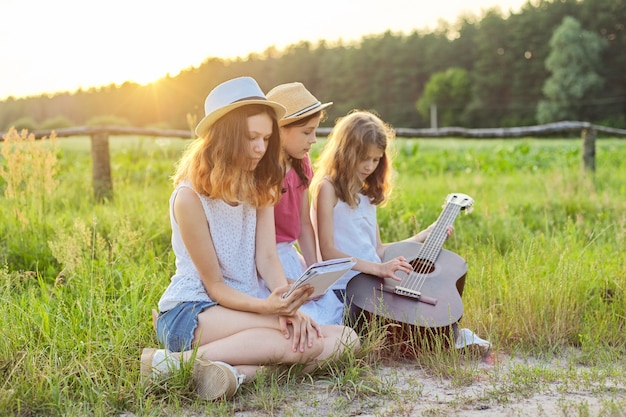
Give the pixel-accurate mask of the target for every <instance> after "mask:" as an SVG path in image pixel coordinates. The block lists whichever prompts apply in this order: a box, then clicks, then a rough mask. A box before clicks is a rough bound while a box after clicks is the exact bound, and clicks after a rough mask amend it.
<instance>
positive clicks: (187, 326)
mask: <svg viewBox="0 0 626 417" xmlns="http://www.w3.org/2000/svg"><path fill="white" fill-rule="evenodd" d="M214 305H217V303H216V302H215V301H187V302H183V303H180V304H178V305H177V306H176V307H174V308H173V309H171V310H168V311H165V312H163V313H159V317H158V318H157V324H156V333H157V339H158V340H159V342H160V343H161V344H162V345H163V346H164V347H165V349H168V350H169V351H171V352H184V351H186V350H191V342H192V340H193V337H194V332H195V331H196V327H198V314H200V313H202V312H203V311H204V310H206V309H207V308H209V307H213V306H214Z"/></svg>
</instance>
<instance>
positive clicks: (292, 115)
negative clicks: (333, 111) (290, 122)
mask: <svg viewBox="0 0 626 417" xmlns="http://www.w3.org/2000/svg"><path fill="white" fill-rule="evenodd" d="M321 105H322V103H321V102H319V101H318V102H317V103H314V104H311V105H310V106H308V107H305V108H303V109H301V110H298V111H297V112H295V113H291V114H290V115H289V116H285V117H283V119H289V118H291V117H298V116H300V115H301V114H304V113H306V112H308V111H311V110H313V109H314V108H316V107H319V106H321Z"/></svg>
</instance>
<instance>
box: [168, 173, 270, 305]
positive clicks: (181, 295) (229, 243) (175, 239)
mask: <svg viewBox="0 0 626 417" xmlns="http://www.w3.org/2000/svg"><path fill="white" fill-rule="evenodd" d="M183 187H186V188H189V189H192V188H191V185H190V184H188V183H181V184H179V185H178V187H176V189H175V190H174V192H173V193H172V196H171V197H170V223H171V226H172V249H173V250H174V255H176V273H175V274H174V276H173V277H172V279H171V281H170V285H169V286H168V287H167V289H166V290H165V292H164V293H163V295H162V296H161V299H160V300H159V310H160V311H162V312H163V311H168V310H171V309H172V308H174V307H175V306H176V305H177V304H179V303H181V302H184V301H212V300H211V299H210V297H209V296H208V294H207V293H206V290H205V288H204V285H203V284H202V280H201V279H200V275H199V273H198V270H197V269H196V267H195V265H194V263H193V262H192V260H191V257H190V256H189V252H188V251H187V248H186V247H185V244H184V243H183V240H182V237H181V236H180V229H179V228H178V223H177V222H176V220H175V218H174V199H175V197H176V195H177V193H178V191H179V190H180V189H181V188H183ZM196 194H197V195H198V197H199V198H200V201H201V202H202V207H203V208H204V214H205V215H206V218H207V225H208V227H209V230H210V232H211V238H212V239H213V245H214V247H215V252H216V253H217V259H218V261H219V265H220V270H221V273H222V275H223V277H224V280H225V282H226V284H228V285H230V286H231V287H233V288H235V289H237V290H239V291H241V292H244V293H246V294H248V295H252V296H255V297H256V296H257V293H258V279H257V273H256V264H255V261H254V256H255V241H256V209H255V208H254V207H252V206H250V205H248V204H239V205H238V206H230V205H228V204H226V203H225V202H224V201H222V200H217V199H211V198H208V197H206V196H203V195H200V194H198V193H196Z"/></svg>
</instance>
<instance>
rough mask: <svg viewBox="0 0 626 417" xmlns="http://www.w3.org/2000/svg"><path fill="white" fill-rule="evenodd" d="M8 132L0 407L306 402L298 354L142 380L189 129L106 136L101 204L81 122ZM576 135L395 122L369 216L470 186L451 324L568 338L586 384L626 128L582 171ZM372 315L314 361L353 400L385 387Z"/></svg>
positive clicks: (0, 273)
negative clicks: (209, 387) (200, 381)
mask: <svg viewBox="0 0 626 417" xmlns="http://www.w3.org/2000/svg"><path fill="white" fill-rule="evenodd" d="M14 139H15V140H14V141H5V142H3V143H1V144H0V146H1V147H2V154H1V159H0V167H1V169H0V191H1V193H0V201H1V207H2V217H1V218H0V285H2V287H3V290H2V296H1V297H2V302H1V303H0V326H1V329H2V338H0V414H2V415H16V416H34V415H59V416H61V415H62V416H74V415H76V416H78V415H118V414H122V413H125V412H126V413H132V414H134V415H142V416H143V415H187V414H186V413H187V411H186V410H189V409H194V410H197V409H200V410H203V412H204V413H206V415H225V416H226V415H233V414H234V413H235V412H242V411H245V412H250V413H251V414H250V415H306V414H299V413H300V412H299V411H297V410H294V409H292V408H290V406H289V404H288V401H286V399H287V397H286V396H287V395H288V394H287V393H288V392H292V393H293V390H294V389H297V387H298V386H299V384H300V383H302V381H303V378H304V380H305V381H307V380H308V379H307V378H308V377H306V376H303V375H301V374H300V373H299V372H298V369H291V370H289V369H278V370H268V371H267V373H264V374H263V375H261V376H260V377H259V378H258V379H257V380H256V381H255V382H254V383H253V384H249V386H248V387H246V389H245V390H243V391H242V393H241V394H240V395H238V396H237V399H235V400H234V401H231V402H224V403H210V404H199V403H198V402H197V400H195V398H194V397H193V395H192V389H191V387H190V386H189V383H188V379H187V378H185V376H186V375H185V370H183V372H181V375H178V376H177V377H176V378H173V379H172V380H169V381H168V382H167V383H166V384H164V385H162V386H158V387H156V388H154V387H153V388H151V389H148V390H146V389H145V388H144V387H142V386H141V385H140V384H139V355H140V352H141V349H142V348H144V347H154V346H156V344H157V342H156V337H155V335H154V334H153V331H152V323H151V318H150V311H151V309H152V308H154V307H155V306H156V303H157V301H158V299H159V297H160V295H161V293H162V291H163V290H164V289H165V287H166V286H167V284H168V282H169V278H170V276H171V275H172V273H173V268H174V259H173V256H172V253H171V250H170V228H169V219H168V212H167V209H168V199H169V195H170V192H171V189H172V186H171V181H170V179H169V176H170V175H171V173H172V171H173V167H174V164H175V162H176V160H177V159H178V157H179V156H180V153H181V150H182V149H183V147H184V146H185V145H186V143H187V142H185V141H182V140H179V139H171V140H167V139H153V138H136V137H119V138H111V164H112V176H113V184H114V185H113V187H114V199H113V200H112V201H108V202H105V203H102V204H98V203H95V202H94V200H93V198H92V193H93V189H92V181H91V159H90V149H89V140H88V138H72V139H59V140H47V141H43V142H39V141H37V142H33V141H29V140H28V138H27V137H25V136H21V137H20V136H19V135H17V137H16V138H14ZM581 145H582V144H581V142H580V140H579V139H551V140H547V139H518V140H506V141H504V140H485V141H479V140H461V139H429V140H425V139H419V140H418V139H415V140H408V139H407V140H405V139H398V140H397V142H396V147H395V152H394V154H395V155H394V158H395V160H394V167H395V169H396V171H397V178H396V183H395V187H394V192H393V195H392V199H391V201H390V202H389V204H388V205H386V206H385V207H383V208H381V209H380V210H379V222H380V224H381V233H382V236H383V240H385V241H395V240H399V239H403V238H405V237H407V236H409V234H411V233H414V232H416V231H419V230H421V229H422V228H423V227H425V226H427V225H428V224H430V223H432V222H433V221H435V220H436V219H437V216H438V215H439V213H440V211H441V206H442V204H443V202H444V199H445V197H446V196H447V195H448V194H449V193H451V192H461V193H465V194H468V195H470V196H471V197H473V199H474V200H475V203H474V207H473V212H472V213H471V214H469V215H467V216H465V215H461V216H459V217H458V218H457V219H456V222H455V229H456V232H455V234H454V235H453V237H452V238H451V239H449V240H448V241H447V242H446V246H445V248H446V249H448V250H450V251H453V252H455V253H457V254H459V255H461V256H462V257H463V258H465V260H466V261H467V263H468V266H469V271H468V274H467V281H466V285H465V292H464V294H463V300H464V305H465V310H464V311H465V314H464V317H463V325H464V326H465V327H469V328H471V329H473V330H474V331H476V332H477V333H478V334H479V335H480V336H482V337H485V338H488V339H489V340H490V341H491V342H492V343H493V345H494V348H495V349H497V350H498V351H501V352H506V353H507V354H510V355H517V356H520V355H521V356H528V357H537V358H548V359H550V358H555V357H559V356H560V355H562V354H564V353H565V352H569V355H570V356H569V357H570V359H571V360H573V361H574V362H575V363H578V364H582V365H584V366H587V367H589V369H590V370H591V371H590V373H589V374H588V375H589V381H588V384H596V383H598V381H605V380H607V379H610V380H614V379H617V380H621V381H623V380H624V379H623V378H624V376H625V375H624V372H625V371H624V369H626V360H625V359H626V352H625V347H626V337H625V336H624V335H625V334H626V328H625V327H626V326H625V322H626V299H625V297H624V293H625V290H626V255H625V254H624V253H625V248H626V214H625V213H626V169H625V163H624V161H625V160H626V143H625V142H624V141H623V140H618V139H600V140H598V142H597V155H596V166H597V170H596V172H595V173H591V172H584V171H583V170H582V168H581V165H582V162H581ZM322 146H323V140H322V141H320V142H319V143H318V145H317V146H316V147H315V148H314V149H313V151H312V158H313V159H314V158H315V157H316V156H317V155H318V153H319V150H320V148H321V147H322ZM381 333H382V330H380V331H379V332H378V333H377V332H376V331H373V332H370V334H368V335H365V338H364V345H365V350H364V352H363V353H362V354H361V355H360V356H359V357H345V358H342V361H340V363H334V364H329V365H328V367H327V368H325V370H324V371H323V372H320V373H319V374H316V375H314V376H313V378H317V379H318V380H322V381H324V382H325V383H327V384H328V385H329V386H330V387H331V390H332V391H334V392H337V393H339V397H340V398H345V399H346V401H348V402H350V403H352V402H354V401H360V403H359V404H360V407H361V409H365V410H368V408H367V407H368V403H369V402H371V401H373V400H372V399H373V398H377V396H389V395H393V390H394V387H393V384H389V383H388V382H386V381H385V380H382V379H380V378H378V377H376V374H375V370H376V369H377V367H378V366H379V365H380V364H381V363H382V362H384V361H385V360H391V359H393V353H394V352H393V350H392V351H389V349H386V350H381V345H380V343H379V342H380V337H381ZM572 349H574V351H575V352H576V354H575V356H574V357H573V358H572V357H571V352H572ZM411 360H412V361H413V363H415V361H416V360H417V363H418V364H419V365H420V366H421V367H422V368H423V369H426V370H427V371H428V372H429V373H430V374H433V375H438V376H439V377H441V378H447V379H448V380H452V381H458V383H460V384H468V385H471V384H472V381H473V380H474V379H473V377H472V373H471V372H468V371H467V368H466V367H464V366H462V364H461V362H462V361H463V358H462V357H460V354H459V352H457V351H449V350H445V349H435V351H433V352H422V354H420V356H419V357H418V358H412V359H411ZM187 372H188V370H187ZM531 372H532V370H529V371H528V373H527V374H522V375H521V376H519V378H520V379H521V378H524V377H528V376H529V375H530V373H531ZM551 378H556V379H559V378H565V379H567V378H571V374H568V373H567V370H564V371H563V373H562V374H557V375H556V376H555V375H552V376H551ZM579 382H580V383H582V384H584V383H585V381H584V380H581V381H579ZM509 389H510V387H509ZM512 389H513V390H514V392H516V393H518V394H521V395H523V394H524V392H525V390H532V389H537V390H539V389H541V387H540V385H536V386H534V385H532V384H528V385H523V386H522V385H519V386H517V388H515V387H514V388H512ZM607 389H608V388H607ZM290 390H291V391H290ZM415 395H419V393H418V392H416V393H415ZM616 395H617V397H618V399H619V398H621V401H623V402H621V403H618V406H617V407H613V408H610V407H607V408H606V409H605V410H604V412H605V414H604V415H623V414H620V413H621V411H619V410H623V409H624V407H626V400H624V391H623V388H622V391H619V392H618V393H617V394H616ZM490 401H493V402H495V403H498V401H505V399H504V398H500V397H498V396H497V395H495V396H494V397H493V398H491V399H490ZM334 406H335V407H336V408H333V409H332V410H331V412H330V414H329V415H345V414H342V412H345V410H346V408H345V407H346V404H344V403H341V401H339V402H336V403H335V404H334ZM197 407H199V408H197ZM615 410H617V411H615ZM370 411H371V410H370ZM327 414H328V413H327ZM565 414H566V413H564V415H565ZM195 415H198V414H197V412H196V414H195ZM406 415H408V414H406ZM435 415H438V414H435ZM567 415H571V414H567ZM575 415H585V413H584V410H582V411H580V412H579V414H575Z"/></svg>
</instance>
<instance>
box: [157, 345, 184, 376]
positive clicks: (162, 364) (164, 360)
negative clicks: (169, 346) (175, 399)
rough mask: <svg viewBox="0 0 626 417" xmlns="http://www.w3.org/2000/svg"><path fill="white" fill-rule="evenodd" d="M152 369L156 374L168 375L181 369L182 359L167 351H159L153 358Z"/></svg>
mask: <svg viewBox="0 0 626 417" xmlns="http://www.w3.org/2000/svg"><path fill="white" fill-rule="evenodd" d="M152 368H153V369H154V372H155V373H159V374H166V373H169V372H171V371H174V370H177V369H179V368H180V359H179V358H178V357H176V356H174V355H172V352H170V351H169V350H166V349H157V351H156V352H154V356H153V357H152Z"/></svg>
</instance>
